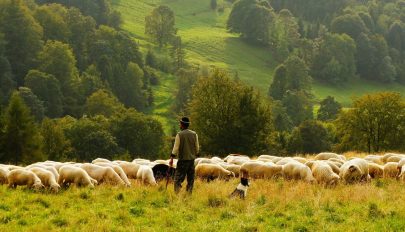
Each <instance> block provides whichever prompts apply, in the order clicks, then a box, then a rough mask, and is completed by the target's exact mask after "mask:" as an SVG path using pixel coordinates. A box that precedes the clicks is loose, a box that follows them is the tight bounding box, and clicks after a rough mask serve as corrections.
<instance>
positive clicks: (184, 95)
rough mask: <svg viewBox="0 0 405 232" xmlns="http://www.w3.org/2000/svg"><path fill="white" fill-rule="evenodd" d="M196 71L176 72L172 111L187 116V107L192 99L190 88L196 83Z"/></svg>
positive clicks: (182, 70) (183, 70)
mask: <svg viewBox="0 0 405 232" xmlns="http://www.w3.org/2000/svg"><path fill="white" fill-rule="evenodd" d="M197 76H198V73H197V70H192V69H191V70H186V69H180V70H179V71H178V72H177V89H178V90H177V93H176V95H175V102H174V111H175V112H176V113H179V114H182V115H188V112H187V105H188V104H189V103H190V102H191V99H192V93H191V91H192V87H193V85H194V83H195V82H196V81H197Z"/></svg>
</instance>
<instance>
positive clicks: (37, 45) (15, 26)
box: [0, 0, 43, 86]
mask: <svg viewBox="0 0 405 232" xmlns="http://www.w3.org/2000/svg"><path fill="white" fill-rule="evenodd" d="M0 12H1V14H0V32H2V33H3V34H4V38H5V41H7V43H6V45H5V55H6V57H7V58H8V61H9V62H10V65H11V70H12V72H13V74H14V75H15V77H16V80H17V84H18V86H21V85H22V83H23V79H24V77H25V75H26V74H27V72H28V70H30V69H31V68H32V67H33V66H34V65H35V61H36V56H37V53H38V52H39V51H40V50H41V48H42V43H43V41H42V40H41V38H42V33H43V31H42V27H41V26H40V25H39V24H38V23H37V22H36V21H35V19H34V18H33V17H32V15H31V14H30V11H29V9H28V8H27V6H26V5H25V3H24V1H21V0H6V1H2V2H1V3H0Z"/></svg>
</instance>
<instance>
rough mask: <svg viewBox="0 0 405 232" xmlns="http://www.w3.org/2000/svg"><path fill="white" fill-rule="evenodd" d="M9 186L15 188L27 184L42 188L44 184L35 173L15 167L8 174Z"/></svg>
mask: <svg viewBox="0 0 405 232" xmlns="http://www.w3.org/2000/svg"><path fill="white" fill-rule="evenodd" d="M7 181H8V186H9V187H10V188H15V187H17V186H19V185H26V186H27V187H29V188H34V189H41V188H43V187H44V185H43V184H42V182H41V179H39V177H38V176H37V175H35V173H33V172H31V171H29V170H25V169H14V170H12V171H10V172H9V174H8V176H7Z"/></svg>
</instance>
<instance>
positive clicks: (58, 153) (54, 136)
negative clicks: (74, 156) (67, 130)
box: [41, 118, 71, 161]
mask: <svg viewBox="0 0 405 232" xmlns="http://www.w3.org/2000/svg"><path fill="white" fill-rule="evenodd" d="M41 135H42V138H43V139H42V151H43V152H44V153H45V155H46V156H47V157H48V159H49V160H55V161H63V160H66V159H67V154H68V153H69V152H70V149H71V148H70V142H69V141H68V140H67V139H66V137H65V134H64V131H63V128H62V126H61V125H60V124H59V122H58V121H57V120H54V119H48V118H46V119H44V120H43V121H42V125H41Z"/></svg>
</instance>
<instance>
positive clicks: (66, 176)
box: [58, 165, 97, 188]
mask: <svg viewBox="0 0 405 232" xmlns="http://www.w3.org/2000/svg"><path fill="white" fill-rule="evenodd" d="M58 184H59V185H60V186H68V185H69V184H76V186H78V187H81V186H89V187H91V188H94V185H95V184H97V180H95V179H93V178H91V177H90V176H89V174H87V172H86V171H85V170H83V169H81V168H79V167H75V166H72V165H64V166H62V167H60V169H59V179H58Z"/></svg>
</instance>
